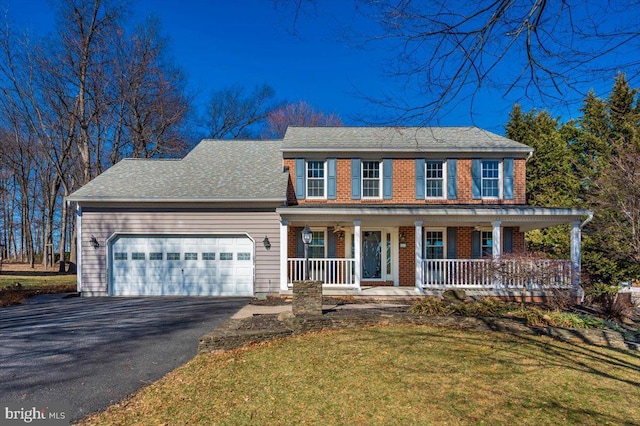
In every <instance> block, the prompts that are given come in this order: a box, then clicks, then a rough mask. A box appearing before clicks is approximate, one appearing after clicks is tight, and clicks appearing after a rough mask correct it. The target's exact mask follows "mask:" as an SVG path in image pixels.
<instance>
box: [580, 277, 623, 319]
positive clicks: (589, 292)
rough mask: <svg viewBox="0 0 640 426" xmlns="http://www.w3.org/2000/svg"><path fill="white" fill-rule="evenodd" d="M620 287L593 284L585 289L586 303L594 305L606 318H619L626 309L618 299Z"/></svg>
mask: <svg viewBox="0 0 640 426" xmlns="http://www.w3.org/2000/svg"><path fill="white" fill-rule="evenodd" d="M619 290H620V287H619V286H617V285H610V284H604V283H595V284H592V285H590V286H588V287H587V288H586V289H585V293H586V297H587V302H588V303H589V304H590V305H596V306H598V307H599V308H600V310H601V311H602V315H604V316H605V317H607V318H620V317H621V316H622V314H623V312H624V311H625V309H626V308H627V306H625V304H624V303H623V301H622V300H620V298H619V297H618V291H619Z"/></svg>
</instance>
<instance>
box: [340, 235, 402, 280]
mask: <svg viewBox="0 0 640 426" xmlns="http://www.w3.org/2000/svg"><path fill="white" fill-rule="evenodd" d="M397 234H398V231H397V229H384V228H383V229H365V230H363V231H362V238H361V240H362V248H361V249H362V272H361V273H362V275H361V278H362V280H364V281H392V282H393V283H394V285H396V286H397V285H399V282H398V279H397V276H398V273H397V262H398V261H397V259H398V245H397ZM351 242H352V246H351V247H352V251H351V253H352V257H353V238H352V240H351Z"/></svg>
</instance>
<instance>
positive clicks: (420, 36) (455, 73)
mask: <svg viewBox="0 0 640 426" xmlns="http://www.w3.org/2000/svg"><path fill="white" fill-rule="evenodd" d="M274 2H275V5H276V6H279V7H280V8H285V9H287V10H288V11H289V12H290V15H291V19H292V20H293V27H294V29H297V28H301V25H300V24H299V23H298V20H299V19H302V18H305V17H306V16H307V15H310V14H311V15H312V14H315V13H321V12H318V8H317V2H316V1H315V0H274ZM354 4H355V7H356V9H357V10H358V11H359V12H360V13H361V16H362V17H363V18H364V19H365V22H366V25H362V26H361V27H366V30H360V31H357V30H355V29H352V27H355V28H358V26H357V25H355V26H351V25H350V24H349V23H347V22H345V23H343V27H345V28H349V29H348V30H347V34H346V37H347V39H349V40H351V41H352V42H355V43H357V44H358V45H359V46H364V47H365V48H366V47H372V48H376V49H384V50H386V51H387V52H388V57H387V59H388V60H387V62H386V64H383V65H382V67H383V69H384V70H385V71H386V73H387V74H388V76H389V78H392V79H395V80H397V82H398V83H399V84H398V85H397V86H396V88H395V89H394V92H392V93H386V94H384V93H383V94H380V95H378V96H376V95H371V94H369V99H370V100H371V101H373V102H375V103H376V105H380V106H382V107H386V108H387V111H391V112H392V113H393V115H395V116H397V117H399V120H400V121H403V120H404V121H416V120H424V121H427V120H429V119H432V118H434V116H436V115H442V114H443V113H445V112H447V111H448V108H450V107H451V106H452V105H457V104H459V103H460V102H463V101H465V102H470V104H471V112H472V113H473V101H474V98H475V96H476V95H477V94H478V93H479V91H480V90H482V89H484V88H490V89H492V90H496V92H497V93H499V94H501V95H502V96H510V98H512V99H513V100H514V101H518V100H522V99H523V98H529V99H533V100H535V101H536V102H537V103H538V104H542V103H545V102H547V103H551V104H552V105H554V106H556V105H558V103H561V102H569V101H575V103H576V104H578V103H579V102H580V101H581V100H582V98H583V97H584V96H585V95H586V93H587V92H588V90H589V89H591V88H593V86H594V84H603V83H604V82H605V81H606V80H608V79H610V78H611V77H612V76H614V75H615V74H616V73H617V72H618V71H621V70H622V71H626V72H627V73H628V74H629V75H628V77H629V79H630V80H636V79H637V78H638V77H639V72H638V69H639V68H638V64H639V62H640V60H639V59H638V55H637V54H636V52H637V50H638V47H639V45H640V21H638V19H637V16H638V13H640V6H639V4H638V3H637V2H636V1H633V0H605V1H603V0H582V1H568V0H559V1H548V0H478V1H467V0H354ZM371 21H373V22H374V23H375V24H376V25H374V26H371V25H370V22H371ZM363 96H365V97H367V96H366V94H365V95H363Z"/></svg>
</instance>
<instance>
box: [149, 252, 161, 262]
mask: <svg viewBox="0 0 640 426" xmlns="http://www.w3.org/2000/svg"><path fill="white" fill-rule="evenodd" d="M149 260H162V253H149Z"/></svg>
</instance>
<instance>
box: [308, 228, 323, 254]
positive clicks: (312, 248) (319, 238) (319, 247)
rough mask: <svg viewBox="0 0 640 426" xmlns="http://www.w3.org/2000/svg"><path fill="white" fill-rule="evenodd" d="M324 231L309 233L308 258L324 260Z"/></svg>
mask: <svg viewBox="0 0 640 426" xmlns="http://www.w3.org/2000/svg"><path fill="white" fill-rule="evenodd" d="M324 247H325V242H324V231H311V243H309V257H310V258H313V259H322V258H324V253H325V251H324Z"/></svg>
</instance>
